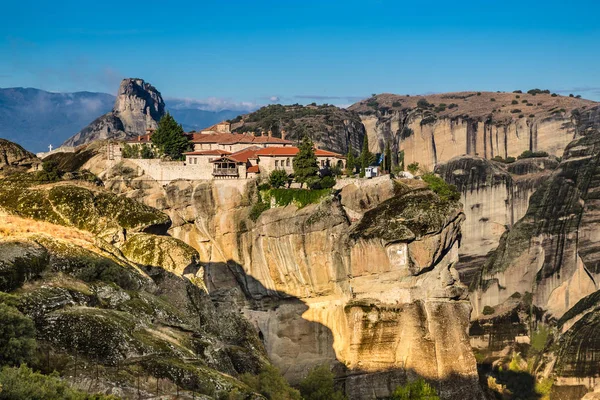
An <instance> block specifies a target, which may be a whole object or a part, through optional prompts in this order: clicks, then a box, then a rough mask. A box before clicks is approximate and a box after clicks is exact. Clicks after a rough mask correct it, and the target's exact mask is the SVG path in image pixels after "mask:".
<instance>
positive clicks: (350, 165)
mask: <svg viewBox="0 0 600 400" xmlns="http://www.w3.org/2000/svg"><path fill="white" fill-rule="evenodd" d="M355 169H356V157H354V150H353V149H352V145H350V146H349V147H348V155H347V156H346V175H348V176H350V175H353V174H354V170H355Z"/></svg>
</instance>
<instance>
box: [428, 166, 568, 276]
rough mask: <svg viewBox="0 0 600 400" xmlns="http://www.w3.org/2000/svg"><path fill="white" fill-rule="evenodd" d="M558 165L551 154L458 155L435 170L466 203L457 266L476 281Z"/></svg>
mask: <svg viewBox="0 0 600 400" xmlns="http://www.w3.org/2000/svg"><path fill="white" fill-rule="evenodd" d="M557 165H558V161H556V159H555V158H551V157H540V158H529V159H522V160H518V161H516V162H514V163H512V164H505V163H501V162H496V161H491V160H487V159H485V158H482V157H477V156H462V157H455V158H453V159H451V160H450V161H448V162H447V163H443V164H439V165H438V166H437V167H436V169H435V172H436V173H438V174H440V175H441V176H442V178H444V180H445V181H446V182H448V183H451V184H453V185H456V187H457V188H458V189H459V191H460V193H461V202H462V203H463V205H464V213H465V216H466V218H465V223H464V224H463V227H462V229H461V232H462V242H461V248H460V250H459V254H460V261H459V263H458V265H457V267H456V268H457V270H458V271H459V272H460V274H461V280H462V281H463V282H464V283H467V284H470V283H471V281H472V279H473V277H474V276H475V275H477V274H478V272H479V271H480V270H481V267H482V265H483V264H484V263H485V260H486V258H487V255H488V253H490V252H491V251H493V250H495V249H496V248H497V247H498V243H499V242H500V237H501V236H502V234H503V233H504V232H506V231H507V230H508V229H510V228H511V227H512V226H513V225H514V224H515V223H516V222H517V221H518V220H519V219H520V218H521V217H523V216H524V215H525V212H526V211H527V207H528V204H529V198H530V197H531V195H532V194H533V193H534V191H535V190H536V189H537V188H538V187H539V186H541V185H542V183H543V182H544V180H545V179H546V178H547V177H548V176H549V175H550V174H551V173H552V171H553V170H554V168H556V166H557Z"/></svg>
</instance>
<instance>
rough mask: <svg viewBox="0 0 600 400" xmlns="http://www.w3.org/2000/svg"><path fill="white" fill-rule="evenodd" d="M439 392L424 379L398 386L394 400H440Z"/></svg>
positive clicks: (393, 396)
mask: <svg viewBox="0 0 600 400" xmlns="http://www.w3.org/2000/svg"><path fill="white" fill-rule="evenodd" d="M439 399H440V397H439V396H438V394H437V392H436V391H435V389H434V388H432V387H431V385H429V384H428V383H427V382H425V380H424V379H423V378H419V379H417V380H416V381H412V382H409V383H407V384H405V385H402V386H398V387H397V388H396V390H394V394H393V395H392V400H439Z"/></svg>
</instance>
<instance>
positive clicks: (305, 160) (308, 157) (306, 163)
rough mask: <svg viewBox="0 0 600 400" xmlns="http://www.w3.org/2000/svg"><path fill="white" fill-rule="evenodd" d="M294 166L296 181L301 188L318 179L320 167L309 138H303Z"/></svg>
mask: <svg viewBox="0 0 600 400" xmlns="http://www.w3.org/2000/svg"><path fill="white" fill-rule="evenodd" d="M292 164H293V167H294V179H295V180H296V182H299V183H300V186H301V187H302V185H303V184H304V183H307V182H309V181H311V180H312V179H314V178H316V177H317V174H318V173H319V165H318V164H317V157H316V156H315V148H314V145H313V142H312V140H310V138H309V137H308V136H304V137H303V138H302V142H301V143H300V148H299V151H298V154H296V156H295V157H294V160H293V163H292Z"/></svg>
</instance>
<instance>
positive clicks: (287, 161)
mask: <svg viewBox="0 0 600 400" xmlns="http://www.w3.org/2000/svg"><path fill="white" fill-rule="evenodd" d="M285 166H286V167H289V166H290V159H289V158H288V159H287V160H285Z"/></svg>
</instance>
